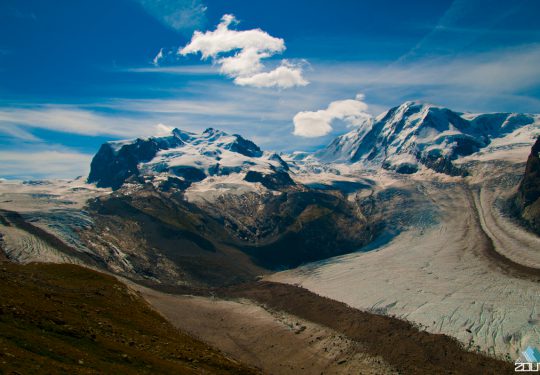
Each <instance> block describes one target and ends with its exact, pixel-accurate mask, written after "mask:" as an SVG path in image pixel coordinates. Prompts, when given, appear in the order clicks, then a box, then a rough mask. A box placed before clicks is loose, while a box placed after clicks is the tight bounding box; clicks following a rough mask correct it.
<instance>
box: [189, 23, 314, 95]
mask: <svg viewBox="0 0 540 375" xmlns="http://www.w3.org/2000/svg"><path fill="white" fill-rule="evenodd" d="M237 22H238V21H237V20H236V19H235V18H234V16H233V15H231V14H226V15H224V16H223V17H222V18H221V22H220V23H219V25H218V26H217V28H216V29H215V30H214V31H206V32H204V33H203V32H200V31H196V32H195V33H193V36H192V38H191V41H190V42H189V44H188V45H186V46H185V47H183V48H181V49H180V50H179V51H178V53H179V54H180V55H182V56H185V55H188V54H192V53H201V56H202V59H203V60H206V59H209V58H211V59H212V60H213V61H214V63H216V64H218V65H220V71H221V73H222V74H224V75H226V76H228V77H231V78H234V82H235V83H236V84H238V85H242V86H253V87H279V88H290V87H294V86H305V85H307V84H308V81H307V80H305V79H304V78H303V77H302V67H301V65H300V64H297V65H295V64H293V63H290V62H288V61H286V60H283V61H282V62H281V64H280V65H279V66H278V67H277V68H275V69H274V70H272V71H267V72H265V71H263V69H264V65H263V63H262V62H261V60H262V59H266V58H269V57H272V56H273V55H275V54H278V53H282V52H283V51H284V50H285V42H284V40H283V39H281V38H276V37H273V36H271V35H269V34H268V33H267V32H265V31H263V30H261V29H252V30H242V31H238V30H231V29H229V26H231V25H232V24H235V23H237ZM227 53H229V54H230V53H232V55H227V56H224V55H225V54H227Z"/></svg>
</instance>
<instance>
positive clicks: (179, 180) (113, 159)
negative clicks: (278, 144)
mask: <svg viewBox="0 0 540 375" xmlns="http://www.w3.org/2000/svg"><path fill="white" fill-rule="evenodd" d="M287 170H288V165H287V163H285V162H284V161H283V160H282V159H281V158H280V157H279V155H277V154H275V153H270V152H263V151H262V150H261V149H260V148H259V147H258V146H257V145H256V144H255V143H253V142H251V141H249V140H246V139H244V138H243V137H241V136H240V135H237V134H233V135H229V134H227V133H225V132H223V131H220V130H216V129H212V128H209V129H206V130H205V131H204V132H202V133H200V134H197V133H191V132H185V131H181V130H179V129H174V130H173V131H172V134H171V135H170V136H165V137H150V138H146V139H141V138H137V139H135V140H127V141H113V142H107V143H104V144H103V145H102V146H101V148H100V149H99V151H98V153H97V154H96V155H95V157H94V158H93V160H92V164H91V171H90V175H89V177H88V182H95V183H97V186H99V187H112V188H113V189H118V188H119V187H121V186H122V184H123V183H124V182H125V181H126V180H128V179H134V178H139V179H140V180H142V181H152V182H155V183H160V182H163V183H165V184H168V185H170V184H171V183H173V184H176V185H178V187H183V188H185V187H188V186H189V185H190V184H191V183H193V182H199V181H202V180H204V179H205V178H207V177H208V176H227V175H230V174H243V176H242V177H243V178H244V180H246V181H249V182H261V183H262V184H263V185H265V183H266V185H272V182H275V181H274V180H276V179H278V180H280V181H281V182H282V183H285V184H294V183H293V182H292V180H291V179H290V177H289V176H288V174H287Z"/></svg>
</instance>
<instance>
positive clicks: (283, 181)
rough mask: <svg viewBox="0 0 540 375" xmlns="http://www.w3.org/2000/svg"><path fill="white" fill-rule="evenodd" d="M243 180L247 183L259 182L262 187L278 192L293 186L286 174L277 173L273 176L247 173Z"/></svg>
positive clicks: (252, 172)
mask: <svg viewBox="0 0 540 375" xmlns="http://www.w3.org/2000/svg"><path fill="white" fill-rule="evenodd" d="M244 180H245V181H247V182H260V183H261V184H262V185H263V186H264V187H266V188H268V189H271V190H279V189H282V188H285V187H288V186H293V185H295V183H294V181H293V180H292V178H291V176H289V174H288V173H287V172H283V171H278V172H275V173H273V174H263V173H261V172H257V171H248V172H247V173H246V176H245V177H244Z"/></svg>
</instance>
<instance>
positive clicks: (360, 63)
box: [0, 0, 540, 178]
mask: <svg viewBox="0 0 540 375" xmlns="http://www.w3.org/2000/svg"><path fill="white" fill-rule="evenodd" d="M539 14H540V2H538V1H536V0H516V1H512V2H509V1H487V0H455V1H419V0H417V1H388V0H376V1H353V0H347V1H346V0H343V1H334V2H329V1H313V0H311V1H290V0H289V1H281V0H275V1H271V2H267V1H256V2H246V1H240V0H229V1H209V0H109V1H105V0H94V1H82V0H80V1H78V0H52V1H47V2H44V1H40V0H3V1H2V2H0V177H4V178H43V177H74V176H76V175H82V174H85V173H87V171H88V165H89V161H90V159H91V157H92V155H93V154H94V153H95V152H96V150H97V149H98V147H99V145H100V144H101V143H102V142H104V141H106V140H112V139H123V138H133V137H137V136H149V135H155V134H160V133H162V132H163V129H166V128H169V127H179V128H182V129H186V130H192V131H199V130H203V129H205V128H207V127H216V128H220V129H223V130H225V131H228V132H232V133H240V134H242V135H244V136H246V137H248V138H251V139H252V140H254V141H255V142H257V143H258V144H259V145H260V146H261V147H263V148H265V149H272V150H277V151H292V150H313V149H315V148H317V147H320V146H322V145H324V144H326V143H328V142H329V141H330V140H331V139H332V138H333V137H334V136H336V135H337V134H340V133H343V132H345V131H347V130H348V129H350V127H351V126H356V125H358V124H359V123H361V122H362V121H363V119H364V118H365V117H366V116H369V115H377V114H379V113H380V112H382V111H384V110H386V109H388V108H389V107H392V106H395V105H399V104H401V103H402V102H403V101H406V100H423V101H427V102H430V103H434V104H439V105H443V106H447V107H449V108H452V109H454V110H458V111H471V112H498V111H501V112H502V111H505V112H539V109H540V74H539V72H538V67H539V66H540V21H539V19H538V15H539ZM224 15H234V18H232V16H230V17H229V18H227V17H225V18H223V16H224ZM218 25H221V26H219V27H218ZM196 30H199V31H200V32H201V33H200V34H198V35H199V36H200V37H201V38H200V39H199V40H196V38H195V37H194V34H193V33H194V31H196ZM192 38H193V39H192ZM231 40H232V42H230V41H231ZM226 41H229V42H230V43H232V44H230V45H229V46H228V47H227V46H226V44H227V43H229V42H226ZM160 51H161V52H162V53H161V55H160V58H157V59H156V56H157V55H158V53H159V52H160ZM182 51H183V52H182ZM205 54H206V56H207V58H206V59H201V58H202V57H203V56H204V55H205ZM358 94H361V95H358ZM158 124H161V125H159V126H158Z"/></svg>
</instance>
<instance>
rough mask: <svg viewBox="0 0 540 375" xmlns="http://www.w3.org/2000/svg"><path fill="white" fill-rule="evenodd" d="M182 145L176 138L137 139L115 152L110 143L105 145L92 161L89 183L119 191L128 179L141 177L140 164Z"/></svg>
mask: <svg viewBox="0 0 540 375" xmlns="http://www.w3.org/2000/svg"><path fill="white" fill-rule="evenodd" d="M182 144H183V142H182V141H181V140H180V139H178V138H176V137H167V139H163V138H162V139H160V138H149V139H137V140H135V141H134V142H133V143H130V144H125V145H123V146H122V147H120V149H119V150H117V151H115V150H114V147H113V146H112V145H111V144H110V143H104V144H103V145H101V147H100V149H99V151H98V152H97V154H96V155H95V156H94V158H93V159H92V163H91V164H90V174H89V176H88V182H90V183H92V182H95V183H96V184H97V186H98V187H111V188H112V189H113V190H116V189H119V188H120V187H121V186H122V184H123V183H124V182H125V181H126V180H127V179H128V178H130V177H132V176H138V175H139V169H138V167H137V166H138V164H139V163H141V162H146V161H150V160H152V158H153V157H154V156H156V154H157V152H158V151H159V150H163V149H167V148H170V147H178V146H180V145H182Z"/></svg>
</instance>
